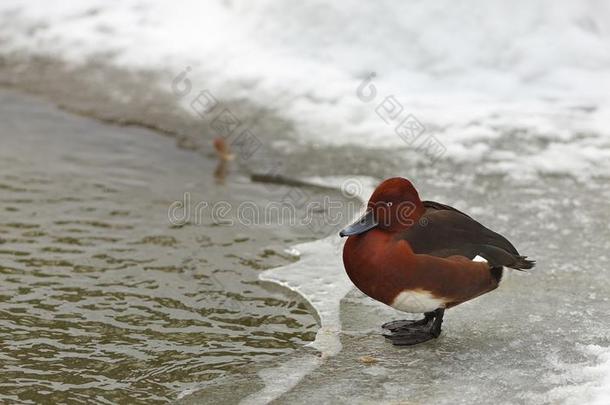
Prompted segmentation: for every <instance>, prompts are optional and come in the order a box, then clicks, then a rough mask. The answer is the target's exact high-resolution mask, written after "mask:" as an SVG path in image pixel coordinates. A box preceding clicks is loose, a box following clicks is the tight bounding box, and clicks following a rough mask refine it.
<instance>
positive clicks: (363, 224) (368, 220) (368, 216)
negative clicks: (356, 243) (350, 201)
mask: <svg viewBox="0 0 610 405" xmlns="http://www.w3.org/2000/svg"><path fill="white" fill-rule="evenodd" d="M377 225H379V224H378V223H377V221H375V218H373V211H367V212H366V213H365V214H364V215H363V216H361V217H360V219H358V220H357V221H356V222H354V223H353V224H351V225H350V226H348V227H346V228H344V229H342V230H341V232H339V236H341V237H344V236H351V235H359V234H361V233H364V232H366V231H368V230H370V229H373V228H375V227H376V226H377Z"/></svg>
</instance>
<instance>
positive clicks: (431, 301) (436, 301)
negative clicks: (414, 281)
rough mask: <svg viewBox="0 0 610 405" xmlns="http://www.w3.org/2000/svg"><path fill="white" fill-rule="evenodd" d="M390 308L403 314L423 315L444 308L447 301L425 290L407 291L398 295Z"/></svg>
mask: <svg viewBox="0 0 610 405" xmlns="http://www.w3.org/2000/svg"><path fill="white" fill-rule="evenodd" d="M390 306H391V307H392V308H394V309H397V310H399V311H403V312H411V313H423V312H430V311H434V310H435V309H437V308H443V307H444V306H445V300H443V299H441V298H435V297H434V296H433V295H432V294H430V293H429V292H428V291H425V290H407V291H403V292H401V293H400V294H398V295H397V296H396V298H394V301H392V304H391V305H390Z"/></svg>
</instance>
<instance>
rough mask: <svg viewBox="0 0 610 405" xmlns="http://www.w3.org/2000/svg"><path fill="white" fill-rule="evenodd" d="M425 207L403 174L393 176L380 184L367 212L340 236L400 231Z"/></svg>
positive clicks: (372, 196)
mask: <svg viewBox="0 0 610 405" xmlns="http://www.w3.org/2000/svg"><path fill="white" fill-rule="evenodd" d="M424 211H425V208H424V205H423V203H422V202H421V200H420V199H419V195H418V194H417V190H415V187H413V184H411V182H410V181H409V180H407V179H404V178H402V177H392V178H390V179H387V180H384V181H383V182H381V184H379V185H378V186H377V188H376V189H375V191H374V192H373V194H372V195H371V198H370V199H369V202H368V205H367V210H366V212H365V214H364V215H363V216H362V217H360V219H358V220H357V221H356V222H354V223H353V224H352V225H350V226H348V227H347V228H345V229H343V230H341V232H339V236H342V237H343V236H351V235H359V234H361V233H364V232H366V231H369V230H371V229H373V228H379V229H384V230H387V231H390V232H397V231H400V230H402V229H406V228H408V227H410V226H411V225H413V223H414V222H415V221H416V220H417V219H419V217H420V216H421V215H422V214H423V213H424Z"/></svg>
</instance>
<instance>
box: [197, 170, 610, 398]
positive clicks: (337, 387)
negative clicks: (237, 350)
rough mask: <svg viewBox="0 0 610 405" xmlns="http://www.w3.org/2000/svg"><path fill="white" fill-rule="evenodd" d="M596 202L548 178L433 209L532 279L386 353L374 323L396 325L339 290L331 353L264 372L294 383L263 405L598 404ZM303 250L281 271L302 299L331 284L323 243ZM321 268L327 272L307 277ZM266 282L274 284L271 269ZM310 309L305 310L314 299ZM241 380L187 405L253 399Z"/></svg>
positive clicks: (603, 374)
mask: <svg viewBox="0 0 610 405" xmlns="http://www.w3.org/2000/svg"><path fill="white" fill-rule="evenodd" d="M432 190H434V187H431V190H430V191H432ZM435 192H436V193H438V192H440V190H438V189H437V190H434V191H432V194H433V195H436V194H435ZM515 193H518V198H515ZM423 194H424V195H426V194H427V193H425V192H423ZM438 195H439V196H440V194H438ZM461 197H463V198H464V200H461ZM607 198H608V190H607V189H606V188H597V186H596V185H594V184H590V185H588V186H585V185H581V184H578V183H576V182H574V181H571V180H565V179H551V178H547V179H544V189H541V188H540V187H539V186H535V185H527V184H520V185H519V186H518V187H515V188H506V189H502V188H498V187H494V182H488V183H487V184H486V185H484V186H482V187H480V188H479V189H478V193H477V195H476V196H473V195H470V196H466V195H464V196H461V195H452V196H447V197H445V198H443V201H446V202H452V203H454V202H457V204H455V205H457V206H458V207H459V208H461V209H465V210H467V211H470V212H476V213H477V215H476V217H477V218H478V219H480V220H481V221H482V222H483V223H485V224H487V225H489V226H491V227H492V228H494V229H497V230H499V231H500V232H502V233H504V234H505V235H507V236H509V237H510V238H511V240H512V241H513V242H514V243H515V244H516V246H517V247H518V249H519V250H520V251H521V252H522V253H524V254H527V255H530V256H531V257H533V258H535V259H536V260H537V266H536V268H534V269H533V270H531V271H528V272H522V273H518V274H515V273H516V272H513V274H511V276H510V277H509V278H508V279H507V280H506V282H505V283H503V285H502V287H501V288H500V289H498V290H496V291H494V292H492V293H490V294H487V295H485V296H482V297H480V298H478V299H476V300H474V301H470V302H468V303H465V304H463V305H460V306H458V307H456V308H454V309H451V310H449V311H447V313H446V317H445V322H444V325H443V334H442V335H441V337H440V338H439V339H438V340H435V341H432V342H427V343H425V344H421V345H418V346H415V347H404V348H397V347H393V346H392V345H391V344H389V343H387V342H386V341H385V339H384V338H383V337H381V336H380V330H379V325H380V324H381V323H383V322H385V321H388V320H392V319H400V318H404V317H405V316H404V315H403V314H401V313H399V312H397V311H395V310H393V309H391V308H388V307H386V306H384V305H383V304H378V303H376V302H374V301H372V300H370V299H369V298H367V297H366V296H364V295H363V294H361V293H360V292H358V291H356V290H352V291H350V292H349V293H348V294H347V295H346V296H345V297H344V298H342V299H341V302H340V307H339V316H340V325H338V326H339V329H340V333H339V334H338V337H339V339H340V342H341V347H342V350H341V351H340V352H339V353H337V354H336V355H334V356H321V358H320V359H319V360H318V361H317V362H316V363H315V368H314V369H312V368H313V367H312V366H311V365H310V366H309V367H308V368H307V370H306V371H307V372H308V373H304V372H303V371H304V369H303V368H302V367H301V366H300V364H301V361H303V359H304V358H307V357H309V358H311V359H313V358H314V356H316V354H315V353H312V352H310V351H308V350H303V351H302V353H298V354H295V355H290V356H287V357H285V358H283V359H281V360H280V361H279V362H278V364H277V365H272V366H271V367H270V368H271V369H273V367H281V368H282V369H283V375H284V377H283V378H282V379H279V381H285V379H289V376H291V375H297V376H298V377H299V378H300V380H299V381H298V383H295V384H290V387H286V388H289V390H288V391H287V392H284V393H281V395H275V396H274V397H273V398H275V401H276V402H275V403H286V404H289V403H311V402H315V403H346V404H348V403H375V402H378V401H379V400H381V401H382V402H383V401H385V402H388V403H396V402H397V401H406V402H409V403H410V402H413V403H431V402H432V403H446V404H451V403H464V404H468V403H491V402H493V403H535V404H543V403H558V402H559V403H586V402H590V401H592V402H594V403H599V404H601V403H607V401H608V399H609V397H608V385H607V384H608V367H609V366H608V356H609V354H608V353H610V352H609V350H608V346H609V344H610V334H609V331H608V324H609V322H610V313H609V311H608V309H609V308H610V302H609V292H610V281H609V280H608V276H607V272H608V268H607V266H608V256H607V255H608V251H609V247H610V246H609V240H610V238H609V237H610V233H609V231H608V220H609V219H610V218H609V214H608V210H607V205H606V202H605V201H607ZM439 199H440V198H439ZM307 247H311V249H307V248H305V249H303V251H304V252H303V255H302V257H301V260H300V261H299V262H297V263H295V264H293V265H291V266H289V267H288V268H285V269H284V270H285V271H287V272H288V271H290V272H295V273H296V272H300V275H299V276H295V277H303V276H304V275H307V276H308V277H311V279H309V280H305V281H303V284H305V285H308V284H309V285H310V287H308V288H309V289H313V286H314V285H317V283H318V281H317V279H316V278H315V275H316V271H320V272H323V274H322V275H321V276H320V278H321V280H324V279H329V278H330V279H333V280H334V282H336V283H338V284H341V285H342V283H343V281H344V280H345V276H344V273H343V268H342V266H341V264H340V263H338V260H337V257H336V256H337V252H336V244H334V242H332V241H330V240H326V241H322V242H315V243H313V244H309V245H307ZM310 256H311V258H310ZM322 258H326V260H327V261H326V262H327V263H334V265H333V266H324V265H321V266H319V267H318V268H317V269H314V268H313V267H310V266H311V265H312V264H314V263H317V262H318V261H320V260H321V261H325V260H324V259H322ZM329 272H330V273H329ZM274 274H275V275H276V276H277V277H278V278H281V276H280V274H281V271H280V270H278V271H275V272H274ZM286 277H288V278H289V277H290V276H286ZM342 280H343V281H342ZM319 287H320V288H322V285H319ZM308 288H304V287H303V285H299V287H298V288H296V289H297V290H300V291H301V292H303V291H307V289H308ZM306 297H307V295H306ZM329 297H330V298H331V301H332V298H335V297H336V295H332V294H331V295H329ZM310 299H311V300H312V302H313V305H314V307H315V306H316V303H315V300H316V295H315V294H313V295H312V296H311V297H310ZM324 309H325V310H333V308H328V307H324ZM408 316H409V315H407V316H406V317H408ZM321 318H322V319H324V316H323V312H322V313H321ZM323 325H324V322H323ZM322 329H324V328H322ZM322 353H323V350H322ZM318 356H320V354H319V353H318ZM363 356H370V357H371V359H369V358H365V359H363V358H362V357H363ZM312 361H313V360H312ZM280 364H281V365H280ZM289 364H292V365H293V366H294V367H293V368H292V369H290V368H287V367H286V365H289ZM290 370H292V371H290ZM310 370H311V371H310ZM252 373H254V375H261V374H263V373H264V372H263V373H261V372H260V371H259V372H256V371H251V370H250V371H248V372H245V373H244V375H243V376H242V377H241V378H240V377H236V376H233V377H232V378H230V379H229V380H228V381H224V382H223V381H218V382H217V383H216V384H214V385H213V386H212V387H208V388H206V389H205V390H203V391H202V392H200V393H199V394H196V395H195V396H194V397H193V398H192V399H191V400H190V401H192V402H193V403H197V402H198V401H203V402H206V401H208V400H210V399H211V398H215V399H217V400H220V399H221V398H223V396H224V395H226V390H228V389H230V388H229V387H234V386H235V385H236V384H237V385H239V386H241V387H242V390H246V391H248V390H247V389H246V388H245V387H250V389H251V390H252V391H254V392H260V390H261V388H260V387H259V385H260V384H261V380H260V379H259V378H258V377H255V378H253V375H251V374H252ZM302 374H305V375H304V376H302ZM223 384H227V385H226V386H224V385H223ZM262 384H263V385H264V384H269V381H265V379H262ZM275 384H277V383H275ZM262 390H265V388H262ZM275 394H278V393H277V392H276V393H275ZM249 395H250V396H249V397H248V398H250V399H251V398H253V397H255V395H252V394H249ZM265 398H266V399H270V397H268V396H267V397H265ZM305 398H306V399H305ZM595 401H596V402H595Z"/></svg>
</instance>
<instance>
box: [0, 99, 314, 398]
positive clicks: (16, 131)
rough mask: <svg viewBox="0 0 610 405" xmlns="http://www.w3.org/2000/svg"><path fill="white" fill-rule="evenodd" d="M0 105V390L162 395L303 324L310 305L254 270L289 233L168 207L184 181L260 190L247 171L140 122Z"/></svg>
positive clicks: (254, 195) (277, 348) (221, 190)
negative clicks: (227, 169)
mask: <svg viewBox="0 0 610 405" xmlns="http://www.w3.org/2000/svg"><path fill="white" fill-rule="evenodd" d="M0 106H1V108H0V122H2V126H1V127H0V146H1V147H0V314H1V315H0V402H3V401H7V402H11V401H20V402H47V403H49V402H64V401H71V402H78V401H80V402H85V401H87V402H90V401H92V400H94V401H96V402H100V403H108V402H129V403H134V402H142V403H153V402H166V401H167V400H171V399H174V398H175V397H176V394H177V393H178V392H181V391H184V390H185V389H187V388H189V387H195V386H198V385H200V384H201V383H202V382H205V381H208V380H211V379H214V378H216V377H218V376H220V375H223V374H226V373H231V372H235V371H236V370H239V368H240V366H242V365H245V364H248V363H250V362H252V361H258V360H263V359H268V358H270V357H271V356H274V355H277V354H280V353H285V352H287V351H290V350H291V349H293V348H295V347H299V346H301V345H303V344H304V343H306V342H307V341H309V340H311V339H313V337H314V334H315V331H316V329H317V324H316V320H315V318H314V317H313V316H312V315H311V313H310V310H309V308H308V307H306V306H305V305H304V304H303V303H302V301H301V300H299V299H298V298H296V297H290V296H286V295H285V293H284V292H282V291H278V290H277V289H276V290H274V289H272V288H271V287H269V286H265V285H261V284H260V283H258V282H257V281H256V280H257V274H258V272H259V271H260V270H261V269H265V268H269V267H271V266H276V265H281V264H286V263H288V262H290V261H292V260H295V259H294V258H292V257H290V256H288V255H286V254H285V253H283V249H284V248H285V247H287V246H289V245H290V244H292V243H294V242H295V241H298V240H304V239H306V238H307V236H306V235H305V233H304V232H302V231H299V230H298V229H297V230H295V229H293V228H290V227H279V226H274V227H262V226H261V227H258V228H254V229H248V228H244V227H242V228H240V227H237V226H236V227H226V226H220V225H217V224H215V223H214V221H212V219H211V218H210V217H209V215H207V214H205V215H203V216H202V217H201V218H199V221H198V223H190V224H187V225H185V226H175V225H172V224H171V223H170V222H169V221H168V217H167V211H168V206H169V205H170V204H171V202H172V201H173V200H175V199H181V198H182V193H183V192H184V191H189V192H190V193H192V198H193V200H194V201H197V200H206V201H210V200H212V201H219V200H221V199H226V200H227V201H238V200H240V199H250V200H253V201H254V202H256V203H257V204H264V203H265V202H267V199H268V198H270V197H269V196H268V194H269V192H268V191H267V190H264V189H263V187H262V186H261V185H252V184H251V183H250V182H249V181H248V180H246V179H243V178H240V177H238V176H237V175H234V176H233V177H231V178H229V179H228V180H227V181H226V183H225V184H224V185H223V184H217V183H216V182H215V181H214V179H213V177H212V172H213V170H214V162H213V161H210V160H209V159H202V158H201V156H200V155H197V154H196V153H194V152H188V151H182V150H178V149H176V148H175V147H174V142H173V141H172V140H170V139H167V138H164V137H161V136H157V135H155V134H154V133H151V132H150V131H146V130H143V129H138V128H129V127H116V126H108V125H105V124H101V123H99V122H97V121H94V120H90V119H86V118H81V117H75V116H71V115H69V114H66V113H64V112H62V111H59V110H57V109H56V108H53V107H51V106H49V105H48V104H46V103H42V102H40V101H37V100H34V99H32V98H29V97H24V96H22V95H18V94H16V93H12V92H7V91H2V92H0ZM266 195H267V196H266Z"/></svg>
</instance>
